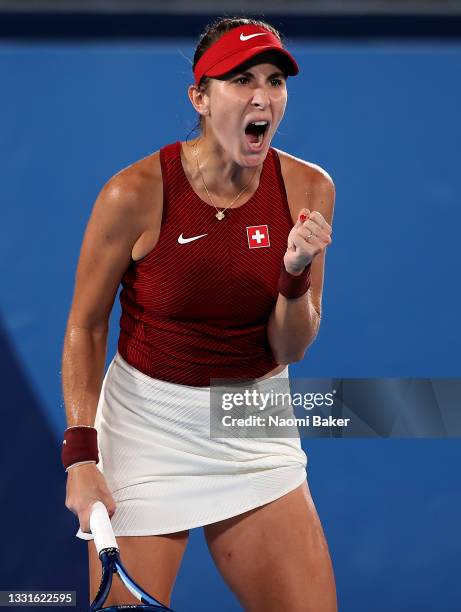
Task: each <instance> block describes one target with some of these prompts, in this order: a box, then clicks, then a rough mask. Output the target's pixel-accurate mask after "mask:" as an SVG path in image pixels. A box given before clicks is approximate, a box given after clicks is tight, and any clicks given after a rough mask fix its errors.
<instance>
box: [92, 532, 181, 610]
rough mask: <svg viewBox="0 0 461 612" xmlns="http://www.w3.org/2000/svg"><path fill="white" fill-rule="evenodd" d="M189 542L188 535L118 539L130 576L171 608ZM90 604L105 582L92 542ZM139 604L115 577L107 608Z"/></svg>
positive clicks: (124, 537)
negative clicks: (175, 585) (176, 581)
mask: <svg viewBox="0 0 461 612" xmlns="http://www.w3.org/2000/svg"><path fill="white" fill-rule="evenodd" d="M188 538H189V532H188V531H180V532H178V533H172V534H166V535H158V536H118V537H117V544H118V545H119V548H120V557H121V559H122V563H123V565H124V566H125V567H126V569H127V571H128V573H129V574H130V576H131V577H132V578H133V579H134V580H135V581H136V582H137V583H138V584H139V586H141V587H142V588H143V589H144V590H145V591H147V592H148V593H149V594H150V595H152V596H153V597H155V598H156V599H159V600H160V601H161V602H162V603H164V604H166V605H169V604H170V598H171V593H172V591H173V586H174V583H175V580H176V576H177V573H178V570H179V567H180V565H181V561H182V557H183V555H184V551H185V549H186V546H187V541H188ZM88 558H89V570H90V601H93V599H94V598H95V596H96V593H97V590H98V587H99V583H100V580H101V562H100V560H99V558H98V555H97V552H96V548H95V545H94V542H93V541H91V542H88ZM135 603H137V604H139V600H138V599H137V598H136V597H135V596H134V595H132V594H131V593H130V592H129V591H128V590H127V588H126V587H125V586H124V585H123V583H122V582H121V580H120V579H119V578H118V576H114V580H113V581H112V587H111V589H110V593H109V596H108V598H107V600H106V603H105V605H106V606H108V605H116V604H135Z"/></svg>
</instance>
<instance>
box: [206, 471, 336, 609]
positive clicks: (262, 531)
mask: <svg viewBox="0 0 461 612" xmlns="http://www.w3.org/2000/svg"><path fill="white" fill-rule="evenodd" d="M204 531H205V538H206V541H207V544H208V548H209V550H210V552H211V555H212V557H213V560H214V562H215V563H216V566H217V568H218V570H219V571H220V573H221V575H222V576H223V578H224V580H225V581H226V583H227V584H228V586H229V587H230V588H231V589H232V591H233V592H234V593H235V595H236V596H237V597H238V599H239V601H240V603H241V605H242V606H243V608H244V609H245V610H246V611H248V612H261V611H263V610H264V611H265V612H271V611H274V612H275V611H276V610H277V611H280V610H290V612H336V611H337V604H336V589H335V581H334V576H333V568H332V564H331V560H330V555H329V552H328V546H327V543H326V540H325V536H324V534H323V529H322V526H321V524H320V521H319V518H318V515H317V511H316V509H315V506H314V503H313V501H312V498H311V495H310V492H309V489H308V486H307V483H306V482H304V483H303V484H302V485H301V486H300V487H298V488H297V489H295V490H294V491H291V492H290V493H287V494H286V495H283V496H282V497H280V498H279V499H277V500H275V501H273V502H271V503H269V504H265V505H264V506H261V507H259V508H255V509H254V510H250V511H249V512H245V513H244V514H240V515H238V516H235V517H233V518H231V519H227V520H224V521H220V522H218V523H213V524H212V525H207V526H206V527H205V528H204Z"/></svg>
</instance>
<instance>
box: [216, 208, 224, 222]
mask: <svg viewBox="0 0 461 612" xmlns="http://www.w3.org/2000/svg"><path fill="white" fill-rule="evenodd" d="M215 217H216V219H217V220H218V221H222V220H223V219H224V213H223V211H222V210H218V212H217V213H216V214H215Z"/></svg>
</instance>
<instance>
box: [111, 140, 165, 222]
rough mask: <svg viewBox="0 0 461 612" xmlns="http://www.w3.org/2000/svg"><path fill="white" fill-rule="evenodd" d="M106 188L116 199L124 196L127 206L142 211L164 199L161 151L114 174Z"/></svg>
mask: <svg viewBox="0 0 461 612" xmlns="http://www.w3.org/2000/svg"><path fill="white" fill-rule="evenodd" d="M104 189H105V190H107V193H108V195H110V196H111V197H112V198H114V199H116V200H117V199H120V198H122V199H123V201H124V202H125V203H126V205H127V206H131V207H136V208H137V209H138V210H139V211H142V210H143V209H144V208H145V207H146V206H147V205H148V204H149V206H152V200H150V202H148V200H149V199H150V198H151V197H152V196H154V201H153V202H154V203H156V202H157V201H161V199H162V195H163V194H162V191H163V187H162V170H161V165H160V152H159V151H155V152H154V153H151V154H150V155H148V156H146V157H143V158H142V159H140V160H138V161H136V162H134V163H132V164H130V165H129V166H126V167H125V168H122V169H121V170H119V171H118V172H117V173H116V174H114V175H113V176H112V177H111V178H110V179H109V180H108V181H107V183H106V184H105V186H104Z"/></svg>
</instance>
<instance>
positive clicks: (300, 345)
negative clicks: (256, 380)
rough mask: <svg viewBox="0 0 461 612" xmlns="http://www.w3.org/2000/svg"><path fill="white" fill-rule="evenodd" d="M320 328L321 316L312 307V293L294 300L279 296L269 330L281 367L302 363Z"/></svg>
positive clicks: (270, 342) (273, 349)
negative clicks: (282, 365)
mask: <svg viewBox="0 0 461 612" xmlns="http://www.w3.org/2000/svg"><path fill="white" fill-rule="evenodd" d="M319 325H320V316H319V314H318V313H317V311H316V309H315V308H314V306H313V304H312V298H311V294H310V291H307V293H305V294H304V295H302V296H301V297H299V298H296V299H290V300H289V299H287V298H286V297H284V296H283V295H281V294H280V293H279V295H278V298H277V302H276V304H275V306H274V309H273V310H272V313H271V316H270V318H269V323H268V328H267V334H268V339H269V344H270V346H271V349H272V352H273V355H274V358H275V360H276V361H277V363H279V364H288V363H293V362H295V361H301V359H302V358H303V357H304V353H305V351H306V350H307V348H308V347H309V346H310V345H311V344H312V342H313V341H314V339H315V337H316V335H317V332H318V329H319Z"/></svg>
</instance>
